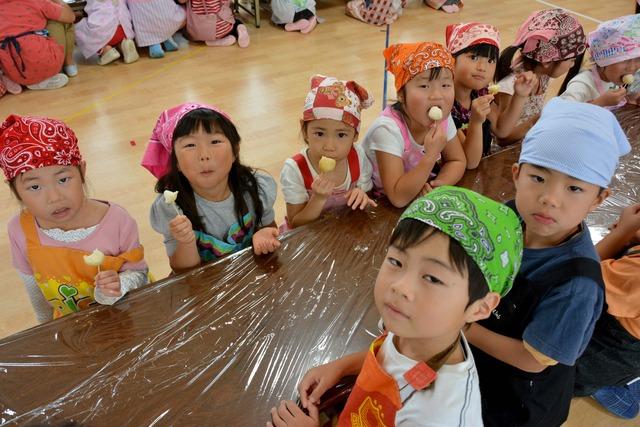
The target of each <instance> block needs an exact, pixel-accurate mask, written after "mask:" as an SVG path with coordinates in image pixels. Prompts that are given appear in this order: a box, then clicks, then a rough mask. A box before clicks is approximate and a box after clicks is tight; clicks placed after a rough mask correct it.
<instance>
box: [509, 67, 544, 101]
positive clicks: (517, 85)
mask: <svg viewBox="0 0 640 427" xmlns="http://www.w3.org/2000/svg"><path fill="white" fill-rule="evenodd" d="M537 84H538V76H536V75H535V73H534V72H533V71H525V72H523V73H518V74H517V75H516V79H515V81H514V83H513V93H514V95H518V96H531V93H532V92H533V88H534V87H536V85H537Z"/></svg>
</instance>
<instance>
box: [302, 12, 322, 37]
mask: <svg viewBox="0 0 640 427" xmlns="http://www.w3.org/2000/svg"><path fill="white" fill-rule="evenodd" d="M316 24H318V20H317V19H316V17H315V16H314V17H313V18H311V19H309V25H307V27H306V28H303V29H302V30H300V32H301V33H302V34H309V33H310V32H311V30H313V29H314V28H315V27H316Z"/></svg>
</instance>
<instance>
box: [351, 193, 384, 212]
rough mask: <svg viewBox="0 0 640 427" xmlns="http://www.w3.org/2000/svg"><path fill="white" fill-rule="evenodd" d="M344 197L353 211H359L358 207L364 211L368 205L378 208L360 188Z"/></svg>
mask: <svg viewBox="0 0 640 427" xmlns="http://www.w3.org/2000/svg"><path fill="white" fill-rule="evenodd" d="M344 197H345V198H346V199H347V206H351V209H353V210H356V209H358V207H359V208H360V209H361V210H362V209H364V208H366V207H367V205H371V206H372V207H374V208H375V207H376V206H378V204H377V203H376V202H374V201H373V200H371V199H370V198H369V196H367V193H365V192H364V191H362V189H360V188H354V189H353V190H349V191H348V192H347V194H345V195H344Z"/></svg>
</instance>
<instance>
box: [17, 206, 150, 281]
mask: <svg viewBox="0 0 640 427" xmlns="http://www.w3.org/2000/svg"><path fill="white" fill-rule="evenodd" d="M37 230H38V237H39V238H40V243H41V244H42V245H45V246H54V247H67V248H73V249H79V250H82V251H86V252H89V253H90V252H93V250H94V249H100V250H101V251H102V252H103V253H104V254H105V255H110V256H117V255H120V254H121V253H124V252H127V251H130V250H132V249H135V248H137V247H139V246H140V241H139V239H138V225H137V224H136V221H135V220H134V219H133V218H132V217H131V216H130V215H129V214H128V213H127V211H126V210H124V208H122V207H120V206H118V205H116V204H114V203H109V209H108V210H107V213H106V214H105V215H104V217H103V218H102V220H101V221H100V223H99V224H98V226H97V228H96V229H95V230H94V232H93V233H91V234H90V235H89V237H87V238H86V239H83V240H79V241H77V242H69V243H67V242H60V241H57V240H54V239H52V238H50V237H49V236H47V235H46V234H44V233H43V232H42V229H41V228H40V227H39V226H38V227H37ZM7 233H8V234H9V242H10V244H11V255H12V257H13V266H14V267H15V268H16V269H17V270H18V271H19V272H21V273H23V274H27V275H33V270H32V269H31V265H30V264H29V260H28V258H27V245H26V239H25V237H24V232H23V231H22V227H21V226H20V214H19V213H18V214H17V215H16V216H14V217H13V218H11V220H10V221H9V224H8V226H7ZM145 268H147V264H146V263H145V261H144V260H143V261H140V262H137V263H125V264H124V265H123V266H122V268H121V269H120V271H125V270H143V269H145Z"/></svg>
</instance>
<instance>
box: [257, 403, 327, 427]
mask: <svg viewBox="0 0 640 427" xmlns="http://www.w3.org/2000/svg"><path fill="white" fill-rule="evenodd" d="M307 410H308V411H309V415H307V414H305V413H304V412H303V411H302V409H300V408H299V407H298V405H296V404H295V402H292V401H291V400H283V401H282V402H280V406H278V407H277V408H272V409H271V420H272V422H269V423H267V427H274V426H275V427H318V426H319V425H320V417H319V415H318V408H317V407H316V406H315V405H309V407H308V408H307Z"/></svg>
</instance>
